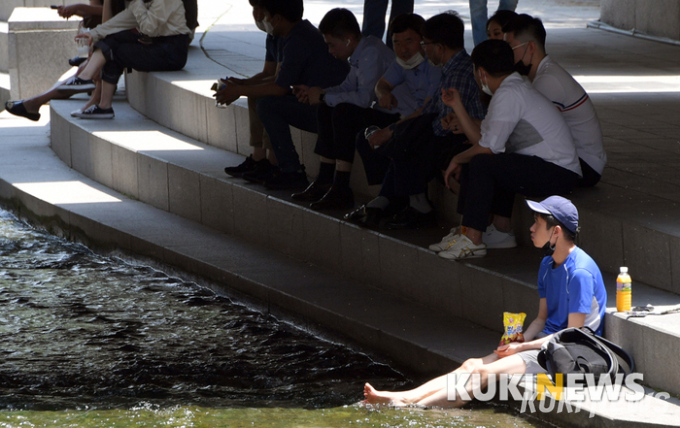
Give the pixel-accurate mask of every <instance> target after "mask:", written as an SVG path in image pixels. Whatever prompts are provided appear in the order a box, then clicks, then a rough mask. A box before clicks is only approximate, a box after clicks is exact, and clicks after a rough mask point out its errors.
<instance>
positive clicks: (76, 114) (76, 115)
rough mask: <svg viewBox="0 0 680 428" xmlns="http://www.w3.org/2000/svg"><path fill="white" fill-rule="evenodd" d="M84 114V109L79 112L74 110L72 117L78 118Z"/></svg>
mask: <svg viewBox="0 0 680 428" xmlns="http://www.w3.org/2000/svg"><path fill="white" fill-rule="evenodd" d="M80 114H83V109H82V108H79V109H78V110H73V111H72V112H71V117H78V115H80Z"/></svg>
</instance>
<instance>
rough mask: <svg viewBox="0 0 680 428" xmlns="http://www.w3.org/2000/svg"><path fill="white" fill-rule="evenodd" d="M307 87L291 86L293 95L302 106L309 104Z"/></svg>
mask: <svg viewBox="0 0 680 428" xmlns="http://www.w3.org/2000/svg"><path fill="white" fill-rule="evenodd" d="M308 91H309V86H307V85H293V95H295V97H296V98H297V99H298V101H299V102H301V103H303V104H309V95H308Z"/></svg>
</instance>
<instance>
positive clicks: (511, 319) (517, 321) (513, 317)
mask: <svg viewBox="0 0 680 428" xmlns="http://www.w3.org/2000/svg"><path fill="white" fill-rule="evenodd" d="M526 317H527V314H525V313H524V312H522V313H519V314H512V313H510V312H503V326H504V327H505V328H504V329H503V331H504V333H503V337H501V343H500V344H499V346H500V345H507V344H508V343H510V342H524V335H523V334H522V326H523V325H524V318H526Z"/></svg>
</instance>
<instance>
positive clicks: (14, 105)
mask: <svg viewBox="0 0 680 428" xmlns="http://www.w3.org/2000/svg"><path fill="white" fill-rule="evenodd" d="M5 110H7V111H8V112H10V113H11V114H13V115H14V116H19V117H25V118H26V119H28V120H32V121H33V122H37V121H39V120H40V113H29V112H28V111H26V107H24V102H23V100H22V101H16V102H15V101H7V102H6V103H5Z"/></svg>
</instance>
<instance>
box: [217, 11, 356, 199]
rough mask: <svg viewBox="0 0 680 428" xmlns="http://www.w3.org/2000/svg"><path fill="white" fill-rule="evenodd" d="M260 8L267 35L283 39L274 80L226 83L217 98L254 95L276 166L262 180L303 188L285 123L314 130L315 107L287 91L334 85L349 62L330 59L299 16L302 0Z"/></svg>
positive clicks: (267, 183) (314, 32) (271, 184)
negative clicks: (297, 88)
mask: <svg viewBox="0 0 680 428" xmlns="http://www.w3.org/2000/svg"><path fill="white" fill-rule="evenodd" d="M260 7H261V8H262V9H263V10H264V16H265V18H264V24H265V25H267V26H268V27H270V29H271V34H272V35H273V36H278V37H281V38H283V52H282V53H281V60H280V61H281V63H280V65H279V71H278V73H277V75H276V79H275V80H274V81H273V82H265V83H262V84H261V85H253V86H236V85H227V86H226V87H225V88H224V89H223V90H222V91H220V92H218V94H217V101H218V102H222V103H227V104H229V103H232V102H234V101H235V100H236V99H238V98H239V97H241V96H247V97H256V98H258V100H257V114H258V116H259V117H260V120H261V121H262V124H263V125H264V129H265V130H266V131H267V134H268V135H269V139H270V141H271V144H272V148H273V149H274V154H275V155H276V160H277V161H278V164H279V168H278V170H275V171H273V173H272V174H269V175H267V176H266V177H264V178H263V179H262V182H263V184H264V185H265V187H266V188H268V189H279V190H282V189H296V188H304V187H306V186H307V185H308V184H309V182H308V181H307V175H306V174H305V169H304V166H303V165H301V164H300V158H299V156H298V154H297V152H296V151H295V146H294V145H293V139H292V137H291V134H290V128H289V127H290V126H294V127H295V128H298V129H302V130H304V131H309V132H318V127H317V119H316V110H317V106H313V105H310V104H306V103H301V102H299V101H298V100H297V98H296V97H295V95H293V94H292V93H291V87H292V86H293V85H306V86H309V87H314V86H319V87H322V88H327V87H329V86H334V85H338V84H340V83H341V82H342V81H343V80H344V79H345V77H346V76H347V73H348V72H349V64H347V61H340V60H338V59H336V58H333V56H331V54H330V53H328V46H327V45H326V42H324V40H323V37H322V36H321V33H319V31H318V30H317V29H316V28H315V27H314V26H313V25H312V24H311V23H310V22H309V21H307V20H306V19H305V20H303V19H302V13H303V10H304V7H303V4H302V0H261V1H260Z"/></svg>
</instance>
